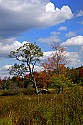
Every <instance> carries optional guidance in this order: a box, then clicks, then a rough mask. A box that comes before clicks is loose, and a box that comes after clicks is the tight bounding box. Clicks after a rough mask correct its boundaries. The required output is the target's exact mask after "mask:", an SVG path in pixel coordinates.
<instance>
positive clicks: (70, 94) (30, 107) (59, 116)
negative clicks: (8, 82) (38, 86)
mask: <svg viewBox="0 0 83 125" xmlns="http://www.w3.org/2000/svg"><path fill="white" fill-rule="evenodd" d="M82 105H83V88H82V87H78V86H75V87H71V89H67V90H65V92H64V93H63V94H58V95H57V94H49V95H48V94H47V95H34V96H32V95H30V96H24V95H21V96H13V97H12V96H8V97H0V125H5V124H6V125H83V106H82Z"/></svg>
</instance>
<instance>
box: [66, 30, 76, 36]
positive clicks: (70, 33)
mask: <svg viewBox="0 0 83 125" xmlns="http://www.w3.org/2000/svg"><path fill="white" fill-rule="evenodd" d="M65 36H66V37H73V36H76V33H75V32H71V31H70V32H69V33H67V34H66V35H65Z"/></svg>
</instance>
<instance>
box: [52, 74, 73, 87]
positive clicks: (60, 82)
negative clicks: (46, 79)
mask: <svg viewBox="0 0 83 125" xmlns="http://www.w3.org/2000/svg"><path fill="white" fill-rule="evenodd" d="M51 79H52V86H68V87H69V86H71V85H72V82H71V80H69V79H68V78H67V77H65V75H64V74H60V75H56V74H54V75H52V77H51Z"/></svg>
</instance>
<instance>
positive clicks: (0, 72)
mask: <svg viewBox="0 0 83 125" xmlns="http://www.w3.org/2000/svg"><path fill="white" fill-rule="evenodd" d="M10 66H11V65H5V66H2V67H0V78H1V79H3V78H5V77H9V72H8V69H9V67H10Z"/></svg>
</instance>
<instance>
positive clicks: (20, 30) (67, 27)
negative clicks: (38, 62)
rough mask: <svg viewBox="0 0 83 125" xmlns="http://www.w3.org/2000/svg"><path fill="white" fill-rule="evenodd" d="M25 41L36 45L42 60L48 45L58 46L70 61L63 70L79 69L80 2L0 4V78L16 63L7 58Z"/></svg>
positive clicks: (8, 0)
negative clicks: (40, 52)
mask: <svg viewBox="0 0 83 125" xmlns="http://www.w3.org/2000/svg"><path fill="white" fill-rule="evenodd" d="M25 41H27V42H30V43H34V42H36V44H37V45H38V46H39V47H41V49H42V51H43V53H44V57H43V59H47V58H48V57H49V56H50V55H51V53H52V51H53V50H52V49H51V47H50V45H51V44H52V42H53V41H55V42H58V43H59V44H61V45H62V46H63V47H66V51H67V55H68V57H69V58H70V60H71V61H70V63H69V64H67V66H68V67H79V66H82V65H83V0H13V1H12V0H0V77H5V76H7V75H9V74H8V72H7V69H8V67H9V66H11V65H14V64H15V63H19V62H18V61H16V60H15V59H12V58H9V56H8V55H9V53H10V51H12V50H16V49H18V48H19V47H20V46H22V45H23V43H24V42H25ZM43 59H42V60H43ZM37 68H38V67H37Z"/></svg>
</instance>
